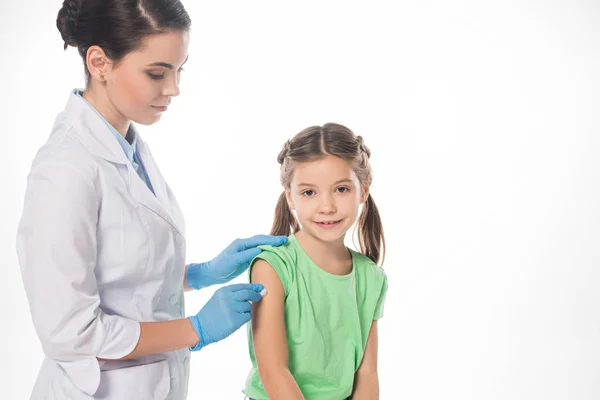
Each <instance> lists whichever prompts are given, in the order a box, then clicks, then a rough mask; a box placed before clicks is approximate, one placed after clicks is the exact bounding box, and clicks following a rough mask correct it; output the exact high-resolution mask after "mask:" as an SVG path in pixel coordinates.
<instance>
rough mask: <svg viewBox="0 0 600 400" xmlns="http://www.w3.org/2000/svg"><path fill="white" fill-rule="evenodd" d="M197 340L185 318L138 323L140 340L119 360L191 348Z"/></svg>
mask: <svg viewBox="0 0 600 400" xmlns="http://www.w3.org/2000/svg"><path fill="white" fill-rule="evenodd" d="M198 340H200V339H199V338H198V334H196V331H195V330H194V328H193V326H192V323H191V322H190V320H189V319H187V318H184V319H176V320H173V321H162V322H140V339H139V340H138V343H137V345H136V346H135V348H134V349H133V351H132V352H131V353H129V354H128V355H126V356H125V357H123V358H121V360H128V359H131V358H137V357H144V356H149V355H151V354H158V353H165V352H168V351H173V350H179V349H183V348H186V347H193V346H195V345H196V343H198Z"/></svg>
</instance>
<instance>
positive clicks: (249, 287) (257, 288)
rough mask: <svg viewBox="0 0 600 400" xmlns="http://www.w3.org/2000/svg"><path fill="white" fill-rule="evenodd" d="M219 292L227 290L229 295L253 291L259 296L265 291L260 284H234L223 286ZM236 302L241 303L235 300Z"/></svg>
mask: <svg viewBox="0 0 600 400" xmlns="http://www.w3.org/2000/svg"><path fill="white" fill-rule="evenodd" d="M219 290H228V291H230V292H231V293H234V292H240V291H244V290H249V291H253V292H255V293H258V294H260V293H261V292H262V291H263V290H265V287H264V285H262V284H260V283H236V284H233V285H229V286H225V287H223V288H221V289H219ZM236 300H238V301H243V300H239V299H236Z"/></svg>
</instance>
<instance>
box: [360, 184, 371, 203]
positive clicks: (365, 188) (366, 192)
mask: <svg viewBox="0 0 600 400" xmlns="http://www.w3.org/2000/svg"><path fill="white" fill-rule="evenodd" d="M368 198H369V186H363V187H361V193H360V204H364V202H365V201H367V199H368Z"/></svg>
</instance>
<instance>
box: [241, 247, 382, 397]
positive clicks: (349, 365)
mask: <svg viewBox="0 0 600 400" xmlns="http://www.w3.org/2000/svg"><path fill="white" fill-rule="evenodd" d="M261 248H262V249H263V252H262V253H261V254H260V255H259V256H258V257H256V258H255V259H254V260H253V263H254V261H255V260H256V259H258V258H261V259H263V260H265V261H267V262H268V263H269V264H270V265H271V266H272V267H273V269H274V270H275V272H276V273H277V275H278V276H279V279H281V283H282V284H283V288H284V290H285V305H284V312H285V329H286V335H287V343H288V353H289V365H288V367H289V370H290V372H291V373H292V375H293V377H294V379H295V380H296V383H297V384H298V386H299V387H300V390H301V391H302V393H303V394H304V397H305V398H306V399H307V400H342V399H346V398H348V397H349V396H350V395H351V394H352V386H353V384H354V373H355V372H356V371H357V369H358V367H359V366H360V363H361V360H362V358H363V354H364V351H365V346H366V344H367V339H368V337H369V331H370V329H371V324H372V322H373V320H377V319H379V318H381V317H382V316H383V305H384V302H385V295H386V291H387V278H386V276H385V273H384V272H383V269H382V268H381V267H378V266H377V265H376V264H375V263H374V262H373V261H372V260H370V259H369V258H368V257H366V256H364V255H362V254H360V253H357V252H355V251H353V250H350V252H351V254H352V272H350V273H349V274H348V275H343V276H340V275H333V274H330V273H328V272H326V271H325V270H323V269H321V268H320V267H319V266H317V265H316V264H315V263H314V262H313V261H312V260H311V259H310V258H309V257H308V255H307V254H306V253H305V252H304V250H303V249H302V247H300V244H299V243H298V241H297V240H296V237H295V236H294V235H291V236H290V237H289V241H288V242H287V243H286V244H285V245H283V246H281V247H271V246H261ZM248 343H249V345H250V359H251V361H252V370H251V371H250V374H249V376H248V379H247V380H246V387H245V389H244V391H243V392H244V394H246V396H248V397H250V398H253V399H256V400H266V399H268V397H267V394H266V392H265V389H264V386H263V385H262V382H261V380H260V376H259V373H258V367H257V364H256V358H255V356H254V346H253V343H252V326H251V324H248Z"/></svg>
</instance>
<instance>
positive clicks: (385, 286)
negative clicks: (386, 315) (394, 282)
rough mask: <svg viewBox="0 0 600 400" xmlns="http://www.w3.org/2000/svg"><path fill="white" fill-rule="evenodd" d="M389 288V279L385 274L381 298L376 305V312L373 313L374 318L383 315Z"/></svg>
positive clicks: (376, 318)
mask: <svg viewBox="0 0 600 400" xmlns="http://www.w3.org/2000/svg"><path fill="white" fill-rule="evenodd" d="M387 289H388V281H387V276H385V274H383V284H382V285H381V291H380V293H379V300H378V301H377V306H376V307H375V314H374V315H373V320H378V319H380V318H381V317H383V309H384V306H385V297H386V295H387Z"/></svg>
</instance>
